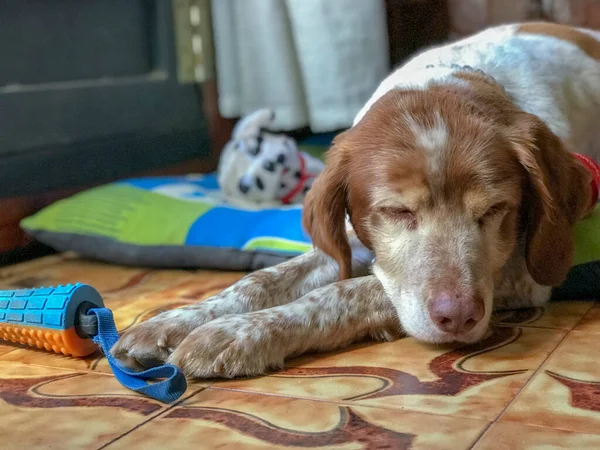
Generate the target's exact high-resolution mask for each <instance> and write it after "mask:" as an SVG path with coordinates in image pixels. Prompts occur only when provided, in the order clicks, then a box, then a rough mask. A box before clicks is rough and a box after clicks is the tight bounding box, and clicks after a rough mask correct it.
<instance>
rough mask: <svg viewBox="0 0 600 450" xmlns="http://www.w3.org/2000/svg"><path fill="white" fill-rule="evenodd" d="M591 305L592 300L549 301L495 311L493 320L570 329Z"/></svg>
mask: <svg viewBox="0 0 600 450" xmlns="http://www.w3.org/2000/svg"><path fill="white" fill-rule="evenodd" d="M593 306H594V302H592V301H581V302H567V301H561V302H550V303H548V304H547V305H545V306H542V307H539V308H528V309H519V310H515V311H500V312H497V313H495V314H494V318H493V322H494V323H497V324H502V325H520V326H527V327H538V328H557V329H560V330H571V329H573V327H575V326H576V325H577V323H578V322H579V321H580V320H581V319H582V318H583V317H584V316H585V314H586V313H587V312H588V311H589V310H590V309H591V308H592V307H593Z"/></svg>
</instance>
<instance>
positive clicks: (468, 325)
mask: <svg viewBox="0 0 600 450" xmlns="http://www.w3.org/2000/svg"><path fill="white" fill-rule="evenodd" d="M475 325H477V320H475V319H468V320H467V321H466V322H465V324H464V325H463V329H464V331H471V330H472V329H473V328H475Z"/></svg>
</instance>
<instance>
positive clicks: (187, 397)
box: [96, 387, 207, 450]
mask: <svg viewBox="0 0 600 450" xmlns="http://www.w3.org/2000/svg"><path fill="white" fill-rule="evenodd" d="M205 389H207V388H206V387H201V388H199V389H197V390H195V391H193V392H191V393H190V394H189V395H186V396H185V397H182V398H180V399H179V400H177V401H176V402H175V403H173V404H171V405H168V406H166V407H165V408H164V409H163V410H162V411H160V412H159V413H158V414H155V415H154V416H152V417H150V418H149V419H147V420H144V421H142V422H140V423H138V424H137V425H136V426H134V427H133V428H131V429H130V430H127V431H126V432H125V433H123V434H121V435H120V436H117V437H116V438H114V439H112V440H111V441H109V442H107V443H106V444H104V445H102V446H100V447H98V448H97V449H96V450H103V449H105V448H108V446H109V445H112V444H114V443H115V442H117V441H118V440H119V439H122V438H124V437H125V436H127V435H129V434H131V433H133V432H134V431H135V430H138V429H139V428H140V427H142V426H143V425H146V424H147V423H149V422H151V421H153V420H155V419H158V418H159V417H161V416H164V415H165V414H166V413H168V412H169V411H171V410H173V409H174V408H176V407H178V406H180V405H181V404H182V403H183V402H185V401H186V400H189V399H190V398H192V397H193V396H194V395H196V394H199V393H200V392H202V391H203V390H205Z"/></svg>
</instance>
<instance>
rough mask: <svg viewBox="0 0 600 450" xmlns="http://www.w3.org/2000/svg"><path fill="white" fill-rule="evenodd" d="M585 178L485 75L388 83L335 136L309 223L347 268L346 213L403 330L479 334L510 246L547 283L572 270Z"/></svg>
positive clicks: (435, 338)
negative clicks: (422, 86)
mask: <svg viewBox="0 0 600 450" xmlns="http://www.w3.org/2000/svg"><path fill="white" fill-rule="evenodd" d="M589 181H590V178H589V175H588V174H587V172H586V171H585V169H583V168H582V166H581V165H580V164H579V163H578V162H576V160H575V158H574V157H573V156H572V155H571V154H570V153H569V152H568V151H567V150H566V149H565V148H564V145H563V143H562V142H561V140H560V139H559V138H558V137H557V136H556V135H554V134H553V133H552V132H551V131H550V129H549V128H548V127H547V126H546V125H545V124H544V123H543V122H542V121H541V120H539V119H538V118H537V117H535V116H533V115H530V114H526V113H524V112H522V111H520V110H519V109H517V108H516V107H515V106H514V105H513V104H512V103H511V102H510V101H509V100H508V98H506V97H505V95H504V94H503V91H502V90H501V89H497V87H496V86H493V85H492V84H489V83H487V81H486V80H482V81H481V86H480V89H474V90H473V89H471V90H465V89H464V88H463V87H460V86H459V85H457V86H454V87H448V86H441V85H440V86H437V87H436V86H433V87H430V88H429V89H427V90H423V91H406V90H405V91H402V90H392V91H390V92H388V93H387V94H385V95H384V96H383V97H381V98H380V99H379V100H378V101H377V102H375V103H374V104H373V106H372V107H371V108H370V109H369V110H368V112H367V113H366V114H365V115H364V117H363V118H362V120H360V121H359V122H358V123H357V124H356V125H355V126H354V127H353V128H351V129H350V130H348V131H346V132H345V133H343V134H341V135H340V136H338V138H337V139H336V140H335V142H334V145H333V147H332V148H331V149H330V152H329V159H328V162H327V164H326V168H325V171H324V172H323V173H322V174H321V175H320V176H319V178H318V179H317V180H316V182H315V183H314V185H313V188H312V190H311V191H310V192H309V194H308V196H307V199H306V201H305V212H304V225H305V227H306V229H307V230H308V231H309V233H310V234H311V236H312V239H313V242H314V244H315V245H316V246H317V247H318V248H320V249H322V250H323V251H324V252H325V253H327V254H329V255H330V256H331V257H333V258H334V259H336V260H337V261H338V263H339V266H340V278H342V279H343V278H347V277H349V276H350V264H351V263H350V259H351V255H350V247H349V245H348V240H347V236H346V232H345V228H344V221H345V217H346V215H348V216H349V218H350V221H351V223H352V225H353V227H354V229H355V231H356V233H357V235H358V237H359V238H360V239H361V241H362V242H363V243H364V244H365V245H366V246H367V247H369V248H370V249H372V250H373V251H374V253H375V257H376V261H375V265H374V273H375V275H376V276H377V277H378V279H379V280H380V281H381V283H382V285H383V286H384V288H385V290H386V293H387V294H388V296H389V298H390V300H391V301H392V302H393V303H394V305H395V307H396V309H397V311H398V314H399V317H400V320H401V323H402V325H403V327H404V329H405V331H406V332H407V333H409V334H410V335H413V336H415V337H417V338H419V339H421V340H425V341H429V342H445V341H462V342H472V341H475V340H478V339H480V338H481V337H482V336H483V335H484V333H485V331H486V330H487V327H488V324H489V319H490V315H491V312H492V307H493V292H494V283H495V281H497V280H498V279H499V276H500V274H501V272H502V270H503V267H504V266H505V264H506V263H507V261H508V259H509V257H510V256H511V254H513V252H514V251H521V250H522V252H523V256H524V257H525V259H526V262H527V267H528V270H529V272H530V274H531V276H532V277H533V279H534V280H535V281H536V282H538V283H539V284H542V285H548V286H554V285H557V284H559V283H560V282H561V281H563V280H564V278H565V276H566V274H567V272H568V270H569V267H570V264H571V261H572V257H573V240H572V226H573V224H574V223H575V222H576V221H577V220H578V219H579V218H581V216H582V215H583V213H584V211H585V210H586V209H587V207H588V206H589V198H590V195H591V194H590V192H589V191H588V190H589Z"/></svg>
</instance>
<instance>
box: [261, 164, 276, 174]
mask: <svg viewBox="0 0 600 450" xmlns="http://www.w3.org/2000/svg"><path fill="white" fill-rule="evenodd" d="M263 168H264V169H265V170H266V171H268V172H275V163H274V162H273V161H265V163H264V164H263Z"/></svg>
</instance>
